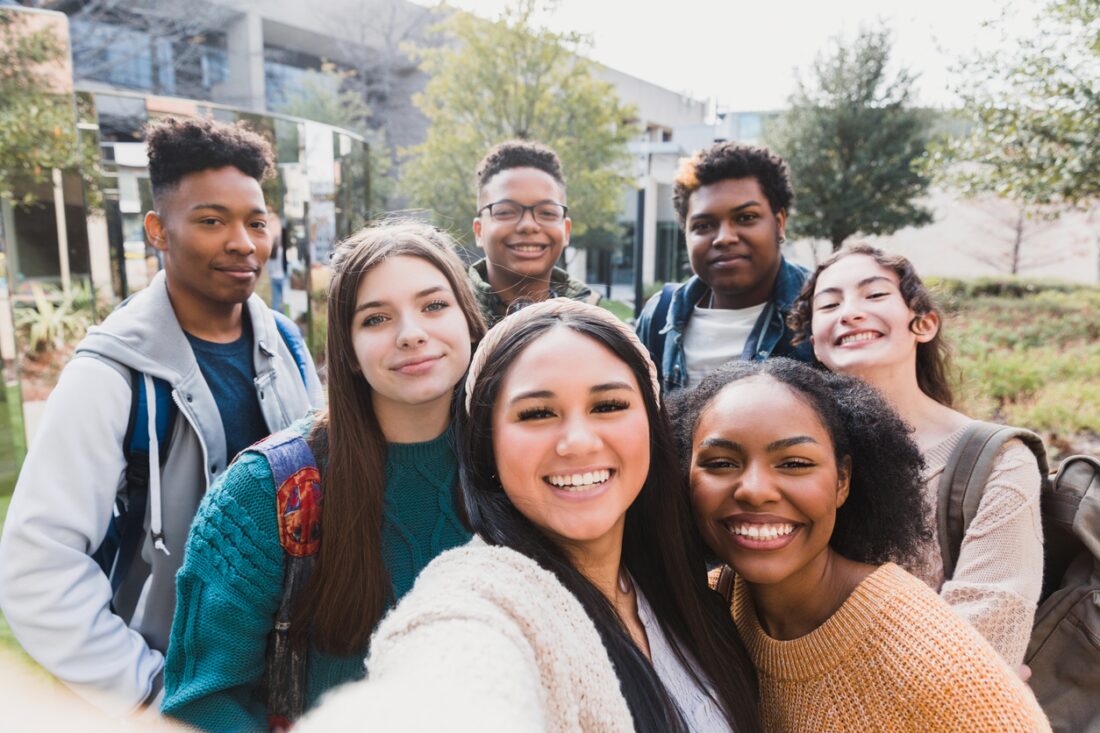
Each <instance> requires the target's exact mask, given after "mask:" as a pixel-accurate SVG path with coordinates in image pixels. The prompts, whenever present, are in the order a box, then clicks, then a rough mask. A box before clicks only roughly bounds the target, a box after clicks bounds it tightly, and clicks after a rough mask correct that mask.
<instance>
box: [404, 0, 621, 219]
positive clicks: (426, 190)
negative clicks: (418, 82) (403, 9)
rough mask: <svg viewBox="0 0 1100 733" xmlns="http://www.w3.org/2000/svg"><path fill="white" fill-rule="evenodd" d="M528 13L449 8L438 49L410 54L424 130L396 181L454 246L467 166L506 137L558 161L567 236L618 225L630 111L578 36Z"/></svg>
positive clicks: (468, 190) (528, 7)
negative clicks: (421, 78) (417, 73)
mask: <svg viewBox="0 0 1100 733" xmlns="http://www.w3.org/2000/svg"><path fill="white" fill-rule="evenodd" d="M553 7H554V3H549V4H548V5H547V6H546V8H545V9H547V10H552V9H553ZM538 12H539V6H538V3H537V2H536V0H517V2H516V4H515V5H513V6H511V7H510V8H509V9H507V10H506V11H505V12H504V14H503V16H502V17H501V18H500V19H499V20H496V21H486V20H482V19H480V18H476V17H474V16H472V15H470V14H468V13H465V12H461V11H454V12H452V14H451V15H450V16H449V17H447V18H446V19H445V20H444V21H442V22H441V23H440V24H439V25H438V26H436V27H435V28H434V29H433V30H432V33H434V34H437V35H439V34H442V35H444V36H445V37H446V38H447V39H448V42H447V43H444V44H441V45H439V46H438V47H432V48H425V47H420V48H416V49H414V53H415V54H416V57H417V59H418V61H419V63H420V68H421V69H423V70H424V71H425V72H426V73H427V74H428V76H429V81H428V84H427V86H426V87H425V89H424V91H423V92H422V93H420V94H418V95H417V96H415V97H414V99H413V101H414V103H415V104H416V106H417V107H418V108H419V109H420V110H421V111H422V112H423V113H424V114H425V115H426V116H427V118H428V123H429V127H428V134H427V138H426V139H425V140H424V142H423V143H421V144H420V145H417V146H415V147H413V148H412V149H410V150H408V151H406V152H407V154H408V156H409V159H408V161H407V162H406V163H405V164H404V166H403V173H402V184H403V186H404V188H405V193H406V194H407V196H408V199H409V200H410V201H413V202H416V203H417V204H418V205H420V206H423V207H424V208H429V209H431V210H432V211H433V212H434V215H435V217H436V220H437V222H438V223H439V224H441V225H442V226H445V227H447V228H448V229H451V230H452V231H454V233H455V234H456V236H458V237H460V238H461V239H462V240H463V241H468V238H469V230H470V220H471V219H472V218H473V215H474V210H475V208H476V206H475V199H476V195H477V193H476V190H475V182H474V169H475V168H476V167H477V163H478V161H479V160H480V159H481V157H482V156H483V155H484V154H485V152H486V151H487V150H488V149H489V148H490V147H491V146H493V145H495V144H496V143H499V142H502V141H504V140H509V139H512V138H520V139H527V140H536V141H538V142H542V143H545V144H547V145H549V146H550V147H552V148H554V150H556V151H557V153H558V155H559V156H560V157H561V159H562V166H563V167H564V168H565V174H566V177H567V181H568V185H569V207H570V210H571V211H572V212H573V232H574V235H575V236H579V237H583V235H584V234H585V232H586V231H589V230H593V231H595V230H613V229H617V228H618V227H617V217H618V211H619V208H620V200H621V198H622V195H623V188H624V186H626V185H627V183H628V181H629V179H628V177H627V173H628V167H629V163H630V155H629V153H628V151H627V147H626V146H627V141H628V140H629V139H630V138H631V137H632V136H633V135H634V134H635V132H636V129H635V125H634V123H633V122H632V121H631V120H632V119H633V118H634V116H635V112H634V110H633V109H632V108H631V107H628V106H624V105H622V104H621V103H620V102H619V100H618V98H617V97H616V95H615V91H614V88H613V87H612V85H611V84H609V83H607V82H604V81H601V80H599V79H596V78H595V77H594V75H593V66H592V63H591V62H590V61H588V60H587V59H585V58H584V56H583V53H584V51H585V50H586V44H585V41H584V39H583V37H581V36H579V35H577V34H573V33H555V32H552V31H549V30H547V29H545V28H541V27H539V26H538V25H537V23H536V16H537V15H538Z"/></svg>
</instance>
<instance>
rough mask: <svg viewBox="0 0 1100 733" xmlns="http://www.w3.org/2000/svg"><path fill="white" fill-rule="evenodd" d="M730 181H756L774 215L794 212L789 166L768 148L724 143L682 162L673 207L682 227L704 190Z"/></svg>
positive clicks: (699, 152)
mask: <svg viewBox="0 0 1100 733" xmlns="http://www.w3.org/2000/svg"><path fill="white" fill-rule="evenodd" d="M729 178H755V179H756V180H757V182H758V183H759V184H760V188H762V189H763V190H764V195H765V196H766V197H767V198H768V205H769V206H770V207H771V210H772V213H773V214H778V213H779V212H780V211H790V209H791V204H792V203H793V202H794V189H793V188H792V187H791V174H790V170H789V169H788V168H787V164H786V162H784V160H783V159H782V158H780V157H779V156H778V155H776V154H775V153H773V152H771V151H770V150H768V149H767V148H760V147H756V146H755V145H745V144H742V143H735V142H721V143H715V144H714V145H711V146H710V147H709V148H703V149H702V150H697V151H695V154H694V155H692V156H691V157H690V158H684V159H683V160H682V161H681V162H680V169H679V170H678V171H677V172H676V182H675V185H674V186H673V189H672V205H673V207H675V209H676V218H677V219H678V220H679V222H680V226H681V227H682V226H684V222H685V221H686V220H687V210H688V200H689V199H690V198H691V194H693V193H695V192H696V191H698V190H699V188H700V187H702V186H709V185H710V184H712V183H718V182H719V181H725V180H727V179H729Z"/></svg>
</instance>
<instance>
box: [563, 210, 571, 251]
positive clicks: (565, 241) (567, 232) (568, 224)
mask: <svg viewBox="0 0 1100 733" xmlns="http://www.w3.org/2000/svg"><path fill="white" fill-rule="evenodd" d="M563 223H564V224H565V236H564V237H562V242H563V244H562V247H563V248H565V247H568V246H569V235H570V233H571V232H572V231H573V220H572V219H570V218H569V217H568V216H567V217H565V221H564V222H563Z"/></svg>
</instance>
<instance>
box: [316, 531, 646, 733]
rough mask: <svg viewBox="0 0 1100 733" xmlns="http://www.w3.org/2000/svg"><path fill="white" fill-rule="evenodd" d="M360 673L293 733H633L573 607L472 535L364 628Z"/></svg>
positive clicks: (515, 556)
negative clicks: (363, 670) (374, 625)
mask: <svg viewBox="0 0 1100 733" xmlns="http://www.w3.org/2000/svg"><path fill="white" fill-rule="evenodd" d="M367 669H368V678H367V679H366V680H364V681H363V682H359V683H354V684H351V685H348V686H346V687H343V688H341V689H339V690H337V691H335V692H333V693H332V694H331V695H329V696H328V697H326V698H325V699H323V700H322V703H321V705H320V706H318V707H317V708H316V709H315V710H314V711H313V712H312V713H310V714H309V715H308V716H306V717H305V718H304V719H303V720H302V721H301V722H300V723H299V724H298V725H296V726H295V728H294V730H295V733H310V732H311V731H330V730H344V729H350V728H351V727H354V728H355V729H356V730H400V731H403V732H415V731H425V732H428V731H430V732H431V733H437V731H440V730H446V731H448V733H459V732H461V731H471V732H472V731H477V732H478V733H482V732H487V731H501V732H504V731H508V733H525V732H527V731H530V732H531V733H542V732H543V731H546V732H554V733H566V732H569V733H575V732H577V731H591V732H592V733H597V732H598V733H618V732H620V731H621V732H622V733H629V732H631V731H633V730H634V726H633V722H632V720H631V717H630V710H629V708H628V707H627V703H626V699H625V698H624V697H623V695H622V693H621V692H620V689H619V680H618V677H617V676H616V675H615V670H614V668H613V667H612V665H611V660H610V659H609V657H608V656H607V651H606V650H605V649H604V646H603V642H602V641H601V640H600V636H599V632H598V631H597V630H596V627H595V625H594V624H593V623H592V621H591V619H590V618H589V617H588V614H587V613H585V611H584V608H583V607H582V606H581V604H580V601H578V600H577V598H576V597H575V596H574V595H573V594H572V593H570V592H569V591H568V590H567V589H566V588H565V586H563V585H562V584H561V583H560V582H558V579H557V578H556V577H555V576H554V575H553V574H552V573H550V572H549V571H547V570H544V569H543V568H541V567H540V566H539V565H538V564H537V563H535V562H534V561H533V560H531V559H530V558H528V557H526V556H524V555H521V554H519V553H517V552H515V551H513V550H509V549H507V548H503V547H490V546H488V545H486V544H485V543H484V542H483V541H482V540H480V539H479V538H477V537H475V538H474V539H473V540H471V542H470V543H469V544H468V545H466V546H464V547H460V548H457V549H454V550H450V551H448V552H445V553H443V554H442V555H440V556H438V557H437V558H436V559H435V560H433V561H432V562H431V563H430V564H429V565H428V566H427V567H426V568H425V569H424V570H423V571H422V572H421V573H420V576H419V577H418V578H417V580H416V584H415V585H414V586H413V589H412V590H411V591H410V592H409V593H408V594H407V595H406V596H405V597H404V598H403V599H402V600H401V602H400V603H399V604H398V605H397V607H396V608H395V609H394V610H393V611H391V612H390V613H389V614H388V615H387V616H386V618H385V619H383V621H382V623H381V624H380V625H379V627H378V629H377V630H376V631H375V634H374V636H373V637H372V639H371V651H370V657H369V658H368V660H367Z"/></svg>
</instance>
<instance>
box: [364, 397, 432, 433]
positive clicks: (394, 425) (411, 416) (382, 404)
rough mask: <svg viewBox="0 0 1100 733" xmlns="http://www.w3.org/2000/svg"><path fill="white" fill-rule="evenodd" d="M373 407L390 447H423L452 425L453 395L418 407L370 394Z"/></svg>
mask: <svg viewBox="0 0 1100 733" xmlns="http://www.w3.org/2000/svg"><path fill="white" fill-rule="evenodd" d="M371 395H372V398H371V404H372V405H373V407H374V415H375V417H377V418H378V424H379V426H380V427H381V428H382V435H384V436H385V438H386V442H387V443H424V442H426V441H429V440H435V439H436V438H438V437H439V436H440V435H442V434H443V431H444V430H446V429H447V426H448V425H450V424H451V395H450V393H448V394H446V395H443V396H442V397H440V398H438V399H435V400H432V401H431V402H425V403H422V404H419V405H410V404H407V403H398V402H393V401H391V400H387V399H381V398H379V397H378V396H377V393H376V392H372V393H371Z"/></svg>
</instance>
